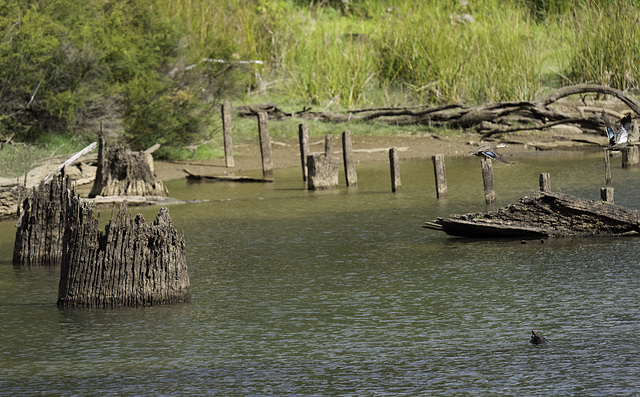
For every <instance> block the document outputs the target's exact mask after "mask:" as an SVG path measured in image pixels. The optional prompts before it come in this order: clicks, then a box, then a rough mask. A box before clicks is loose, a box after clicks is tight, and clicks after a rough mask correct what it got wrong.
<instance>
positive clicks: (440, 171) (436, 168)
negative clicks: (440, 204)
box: [432, 154, 447, 199]
mask: <svg viewBox="0 0 640 397" xmlns="http://www.w3.org/2000/svg"><path fill="white" fill-rule="evenodd" d="M432 159H433V172H434V173H435V176H436V198H438V199H441V198H446V197H447V172H446V170H445V167H444V154H436V155H435V156H433V157H432Z"/></svg>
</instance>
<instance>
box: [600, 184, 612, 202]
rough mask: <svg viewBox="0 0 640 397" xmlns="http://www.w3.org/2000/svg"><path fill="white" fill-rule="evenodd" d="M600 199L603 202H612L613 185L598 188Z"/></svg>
mask: <svg viewBox="0 0 640 397" xmlns="http://www.w3.org/2000/svg"><path fill="white" fill-rule="evenodd" d="M600 200H602V201H603V202H605V203H609V204H613V186H607V187H601V188H600Z"/></svg>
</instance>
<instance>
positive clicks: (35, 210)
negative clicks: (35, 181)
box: [13, 174, 75, 267]
mask: <svg viewBox="0 0 640 397" xmlns="http://www.w3.org/2000/svg"><path fill="white" fill-rule="evenodd" d="M74 194H75V193H74V191H73V188H72V187H71V183H70V181H69V179H68V178H66V177H65V176H64V175H63V174H59V175H58V176H57V177H55V178H53V179H52V180H51V182H49V183H44V182H41V183H40V185H38V186H35V187H34V188H33V189H32V191H31V192H30V193H29V194H28V195H27V196H26V197H25V198H24V199H23V200H22V202H20V203H19V205H18V220H17V222H16V239H15V242H14V246H13V265H14V266H25V267H30V266H59V265H60V263H61V260H62V238H63V235H64V230H65V221H66V218H65V211H66V207H67V206H68V202H69V200H70V198H71V197H73V196H74Z"/></svg>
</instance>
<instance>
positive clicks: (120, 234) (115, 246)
mask: <svg viewBox="0 0 640 397" xmlns="http://www.w3.org/2000/svg"><path fill="white" fill-rule="evenodd" d="M66 216H67V220H66V224H67V225H68V227H67V228H66V231H65V233H64V237H63V253H62V266H61V271H60V285H59V290H58V306H60V307H94V308H100V307H102V308H107V307H116V306H151V305H157V304H166V303H175V302H184V301H188V300H189V299H190V292H189V274H188V270H187V262H186V254H185V242H184V236H178V234H177V232H176V230H175V228H174V227H173V224H172V222H171V219H170V218H169V210H168V209H167V208H162V209H161V210H160V213H159V214H158V216H157V218H156V219H155V221H154V222H153V224H151V225H149V224H147V223H146V222H145V220H144V217H143V216H142V215H137V216H136V217H135V218H131V214H130V213H129V211H128V208H127V205H126V202H125V203H124V204H123V205H121V206H120V209H119V211H118V214H117V215H115V209H114V211H113V212H112V214H111V220H110V222H109V224H108V225H107V226H106V228H105V231H104V232H102V231H99V230H98V220H97V219H96V217H95V216H94V205H93V204H92V203H90V202H87V201H81V200H71V202H70V206H69V210H68V211H67V213H66Z"/></svg>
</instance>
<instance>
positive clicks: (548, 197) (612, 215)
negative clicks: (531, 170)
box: [423, 192, 640, 238]
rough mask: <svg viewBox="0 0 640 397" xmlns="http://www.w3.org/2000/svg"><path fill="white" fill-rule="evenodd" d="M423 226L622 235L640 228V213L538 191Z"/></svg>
mask: <svg viewBox="0 0 640 397" xmlns="http://www.w3.org/2000/svg"><path fill="white" fill-rule="evenodd" d="M423 227H425V228H428V229H435V230H441V231H443V232H445V233H447V234H449V235H451V236H460V237H472V238H490V237H502V238H546V237H570V236H575V237H591V236H622V235H637V234H638V233H639V232H640V213H639V212H637V211H634V210H630V209H628V208H624V207H621V206H619V205H614V204H609V203H604V202H602V201H594V200H586V199H581V198H577V197H573V196H570V195H567V194H563V193H557V192H540V193H539V194H538V195H536V196H534V197H523V198H521V199H519V200H518V201H516V202H515V203H513V204H510V205H508V206H506V207H504V208H500V209H497V210H495V211H489V212H478V213H469V214H463V215H452V216H450V217H448V218H438V219H437V220H436V221H433V222H426V223H425V224H424V226H423Z"/></svg>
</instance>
